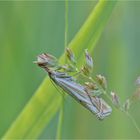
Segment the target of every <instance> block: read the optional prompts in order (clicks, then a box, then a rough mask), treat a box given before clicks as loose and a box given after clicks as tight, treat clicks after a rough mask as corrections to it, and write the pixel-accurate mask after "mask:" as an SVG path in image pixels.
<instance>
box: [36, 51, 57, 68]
mask: <svg viewBox="0 0 140 140" xmlns="http://www.w3.org/2000/svg"><path fill="white" fill-rule="evenodd" d="M35 63H36V64H38V66H40V67H42V68H53V67H55V66H56V65H57V59H56V58H55V57H54V56H52V55H50V54H47V53H43V54H40V55H38V56H37V61H35Z"/></svg>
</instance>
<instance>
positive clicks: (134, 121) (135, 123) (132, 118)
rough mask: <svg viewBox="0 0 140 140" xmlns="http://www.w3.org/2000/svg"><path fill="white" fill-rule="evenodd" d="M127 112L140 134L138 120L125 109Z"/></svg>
mask: <svg viewBox="0 0 140 140" xmlns="http://www.w3.org/2000/svg"><path fill="white" fill-rule="evenodd" d="M125 114H126V115H127V116H128V118H129V119H130V120H131V121H132V123H133V125H134V127H135V128H136V129H137V132H138V133H139V134H140V127H139V126H138V125H137V122H136V120H135V119H134V117H133V116H132V115H131V114H130V113H129V112H126V111H125Z"/></svg>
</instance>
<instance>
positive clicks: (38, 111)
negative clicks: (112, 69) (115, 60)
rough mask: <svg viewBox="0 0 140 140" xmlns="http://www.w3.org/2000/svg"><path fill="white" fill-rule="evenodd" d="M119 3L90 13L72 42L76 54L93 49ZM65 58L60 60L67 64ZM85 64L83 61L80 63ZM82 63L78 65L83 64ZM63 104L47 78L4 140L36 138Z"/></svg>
mask: <svg viewBox="0 0 140 140" xmlns="http://www.w3.org/2000/svg"><path fill="white" fill-rule="evenodd" d="M115 4H116V1H99V2H98V4H97V5H96V7H95V9H93V11H92V12H91V14H90V15H89V17H88V18H87V20H86V21H85V23H84V25H83V26H82V27H81V29H80V30H79V32H78V33H77V34H76V36H75V37H74V38H73V40H72V41H71V42H70V44H69V45H68V47H70V48H71V49H72V50H73V52H74V53H75V55H76V56H77V57H78V58H79V60H80V59H81V60H82V58H81V54H82V53H83V52H84V49H86V48H87V49H88V50H90V51H91V50H92V49H93V48H94V47H95V44H96V42H97V41H98V39H99V37H100V35H101V33H102V32H103V29H104V27H105V25H106V23H107V21H108V19H109V17H110V15H111V13H112V10H113V8H114V6H115ZM64 58H65V55H64V54H63V55H62V56H61V58H60V62H61V63H63V62H64ZM79 62H82V61H79ZM81 64H82V63H79V65H81ZM60 105H61V96H60V94H58V93H56V90H55V88H54V87H53V85H52V83H51V82H50V80H49V78H48V77H47V78H46V79H45V80H44V81H43V82H42V84H41V85H40V86H39V88H38V90H37V91H36V92H35V94H34V95H33V97H32V98H31V100H30V101H29V103H28V104H27V105H26V106H25V108H24V109H23V111H22V112H21V114H20V115H19V116H18V118H17V119H16V120H15V122H14V123H13V124H12V125H11V127H10V128H9V130H8V131H7V132H6V134H5V135H4V137H3V138H4V139H11V138H16V139H17V138H22V139H24V138H26V139H27V138H37V137H39V135H40V134H41V133H42V131H43V130H44V128H45V127H46V125H47V124H48V123H49V122H50V120H51V119H52V118H53V116H54V115H55V114H56V113H57V111H58V110H59V108H60Z"/></svg>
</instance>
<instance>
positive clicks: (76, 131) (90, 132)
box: [0, 1, 140, 139]
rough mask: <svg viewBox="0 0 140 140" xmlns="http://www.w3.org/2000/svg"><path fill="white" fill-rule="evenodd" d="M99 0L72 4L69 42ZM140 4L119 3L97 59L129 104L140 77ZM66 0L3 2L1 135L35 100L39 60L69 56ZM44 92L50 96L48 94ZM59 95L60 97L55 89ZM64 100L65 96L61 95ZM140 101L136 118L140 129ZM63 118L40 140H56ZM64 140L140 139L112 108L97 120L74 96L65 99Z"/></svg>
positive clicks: (110, 83) (97, 50)
mask: <svg viewBox="0 0 140 140" xmlns="http://www.w3.org/2000/svg"><path fill="white" fill-rule="evenodd" d="M96 3H97V1H70V2H69V15H68V18H69V25H68V26H69V27H68V28H69V32H68V41H69V42H70V40H71V39H72V38H73V37H74V35H75V34H76V32H77V31H78V30H79V28H80V27H81V25H82V24H83V22H84V21H85V20H86V18H87V16H88V15H89V13H90V11H91V10H92V8H93V7H94V6H95V5H96ZM139 14H140V2H138V1H137V2H136V1H133V2H132V1H131V2H130V1H129V2H128V1H119V2H118V3H117V5H116V7H115V9H114V11H113V13H112V16H111V17H110V20H109V22H108V24H107V26H106V28H105V30H104V32H103V34H102V36H101V38H100V40H99V42H98V44H97V45H96V48H95V49H94V52H92V56H93V58H94V63H95V68H94V71H95V73H96V74H97V73H98V74H103V75H105V76H106V77H107V80H108V86H109V89H111V90H113V91H115V92H117V93H118V95H119V96H120V98H121V101H122V102H124V101H125V99H126V98H127V97H129V96H130V95H131V94H132V92H133V91H134V90H135V88H136V87H135V85H134V81H135V79H136V77H137V76H139V75H140V63H139V60H140V59H139V56H140V47H139V44H140V39H139V34H140V28H139V25H140V16H139ZM64 16H65V3H64V2H63V1H61V2H60V1H59V2H57V1H52V2H51V1H40V2H39V1H30V2H28V1H22V2H20V1H11V2H10V1H9V2H8V1H7V2H6V1H5V2H4V1H0V136H2V135H3V134H4V133H5V132H6V130H7V129H8V128H9V126H10V124H11V123H12V122H13V121H14V120H15V119H16V117H17V115H18V114H19V113H20V112H21V110H22V109H23V107H24V106H25V105H26V103H27V102H28V101H29V100H30V98H31V96H32V95H33V93H34V92H35V90H36V89H37V88H38V86H39V85H40V83H41V81H42V80H43V79H44V77H45V76H46V73H45V72H44V71H42V70H41V69H39V68H38V67H37V66H36V65H34V64H33V61H34V60H35V59H36V56H37V55H38V54H40V53H42V52H48V53H51V54H53V55H55V56H56V57H59V56H60V55H61V54H62V53H63V52H64ZM44 94H45V93H44ZM56 94H59V93H58V91H56ZM60 96H61V95H60ZM139 106H140V103H139V102H137V103H135V104H134V105H133V106H132V107H131V114H132V115H133V116H134V118H135V119H136V121H137V124H138V125H139V126H140V120H139V118H140V112H139ZM57 120H58V114H57V115H56V116H55V117H54V118H53V119H52V121H51V122H50V124H49V126H47V127H46V129H45V130H44V132H43V133H42V135H41V136H40V138H55V135H56V128H57ZM62 136H63V138H71V139H72V138H75V139H78V138H79V139H81V138H83V139H87V138H91V139H93V138H94V139H97V138H98V139H99V138H106V139H107V138H118V139H119V138H122V139H128V138H129V139H132V138H140V134H139V133H138V132H137V130H136V129H135V127H134V126H133V124H132V122H131V121H130V120H129V119H128V118H127V117H126V116H125V115H124V114H123V113H120V112H119V111H117V110H116V109H113V113H112V115H111V116H110V117H108V118H107V119H105V120H104V121H101V122H100V121H98V120H97V119H96V118H95V117H94V116H93V115H92V114H91V113H90V112H88V111H87V110H86V109H84V108H83V107H81V105H79V104H77V103H76V102H75V101H74V100H73V99H71V97H68V98H66V99H65V110H64V122H63V134H62Z"/></svg>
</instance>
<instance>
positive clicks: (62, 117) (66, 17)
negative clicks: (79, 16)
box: [56, 0, 68, 139]
mask: <svg viewBox="0 0 140 140" xmlns="http://www.w3.org/2000/svg"><path fill="white" fill-rule="evenodd" d="M64 34H65V35H64V52H65V50H66V48H67V44H68V0H65V33H64ZM65 57H66V56H65ZM66 60H67V58H65V63H66ZM64 96H65V95H64V94H63V95H62V105H61V108H60V112H59V121H58V127H57V135H56V139H61V138H62V125H63V119H64Z"/></svg>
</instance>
